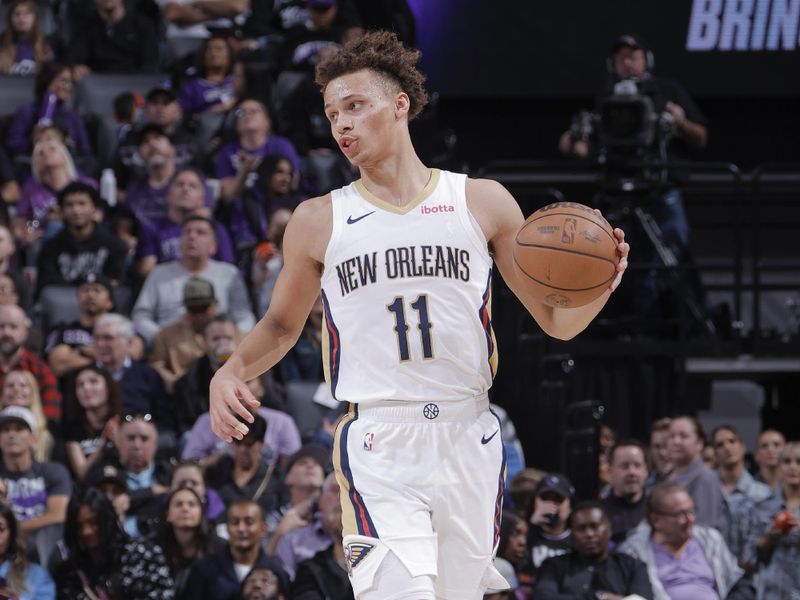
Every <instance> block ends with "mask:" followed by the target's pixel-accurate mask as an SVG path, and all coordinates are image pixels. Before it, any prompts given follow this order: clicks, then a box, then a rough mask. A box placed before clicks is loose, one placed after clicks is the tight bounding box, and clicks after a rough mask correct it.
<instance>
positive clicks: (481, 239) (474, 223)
mask: <svg viewBox="0 0 800 600" xmlns="http://www.w3.org/2000/svg"><path fill="white" fill-rule="evenodd" d="M457 177H458V179H462V181H461V182H460V183H459V182H458V181H457V184H458V201H459V202H460V203H463V208H464V210H463V211H459V218H460V220H461V225H462V226H463V227H464V230H465V231H466V232H467V236H468V237H469V239H470V241H471V242H472V243H473V244H474V245H475V247H476V248H477V249H478V250H480V251H481V252H483V253H484V254H485V255H486V257H487V258H488V260H489V262H490V263H492V262H494V261H493V260H492V255H491V253H490V252H489V242H488V241H487V240H486V236H485V235H484V233H483V230H482V229H481V226H480V224H479V223H478V220H477V219H476V218H475V216H474V215H473V214H472V211H471V210H470V209H469V203H468V202H467V179H468V177H467V176H466V175H461V174H459V175H458V176H457Z"/></svg>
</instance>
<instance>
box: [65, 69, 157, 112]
mask: <svg viewBox="0 0 800 600" xmlns="http://www.w3.org/2000/svg"><path fill="white" fill-rule="evenodd" d="M168 79H169V76H168V75H164V74H147V75H141V74H140V75H97V74H93V75H87V76H86V77H84V78H83V79H81V80H80V81H78V82H77V83H76V84H75V91H74V92H73V103H74V106H75V110H77V111H78V112H79V113H81V114H83V115H87V114H89V113H96V114H98V115H101V116H111V115H112V114H113V111H114V106H113V104H114V98H116V97H117V96H118V95H119V94H122V93H124V92H139V93H140V94H141V95H142V96H144V95H146V94H147V92H148V91H149V90H151V89H152V88H154V87H156V86H158V85H163V84H164V82H165V81H167V80H168Z"/></svg>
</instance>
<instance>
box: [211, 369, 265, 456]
mask: <svg viewBox="0 0 800 600" xmlns="http://www.w3.org/2000/svg"><path fill="white" fill-rule="evenodd" d="M259 406H261V403H260V402H259V401H258V400H256V398H255V396H253V394H252V392H251V391H250V390H249V389H248V388H247V385H246V384H245V383H244V382H243V381H242V380H241V379H239V378H238V377H236V376H234V375H229V374H228V373H225V372H224V370H223V369H220V370H219V371H217V372H216V374H215V375H214V377H213V378H212V379H211V387H210V389H209V407H208V412H209V414H210V415H211V430H212V431H213V432H214V433H215V434H216V435H217V436H218V437H219V438H220V439H222V440H224V441H226V442H232V441H233V439H234V438H236V439H237V440H241V439H242V438H243V437H244V436H245V435H246V434H247V431H248V427H247V425H245V424H244V423H243V422H242V420H244V421H246V422H247V423H252V422H253V421H254V420H255V419H254V417H253V413H252V412H250V411H251V410H256V409H257V408H258V407H259ZM239 417H241V419H240V418H239Z"/></svg>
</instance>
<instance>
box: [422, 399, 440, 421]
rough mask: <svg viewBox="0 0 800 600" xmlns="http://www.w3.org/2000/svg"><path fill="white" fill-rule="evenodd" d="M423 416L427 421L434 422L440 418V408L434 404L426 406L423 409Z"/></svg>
mask: <svg viewBox="0 0 800 600" xmlns="http://www.w3.org/2000/svg"><path fill="white" fill-rule="evenodd" d="M422 414H423V416H424V417H425V418H426V419H430V420H431V421H433V420H434V419H435V418H436V417H438V416H439V407H438V406H436V405H435V404H433V403H430V404H426V405H425V406H423V407H422Z"/></svg>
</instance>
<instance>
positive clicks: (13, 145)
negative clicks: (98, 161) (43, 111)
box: [6, 101, 92, 156]
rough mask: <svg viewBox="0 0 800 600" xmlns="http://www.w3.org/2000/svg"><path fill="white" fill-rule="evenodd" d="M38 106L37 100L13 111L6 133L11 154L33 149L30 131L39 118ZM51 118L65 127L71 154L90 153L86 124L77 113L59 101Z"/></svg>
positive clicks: (84, 154)
mask: <svg viewBox="0 0 800 600" xmlns="http://www.w3.org/2000/svg"><path fill="white" fill-rule="evenodd" d="M40 108H41V107H40V102H38V101H37V102H32V103H30V104H26V105H25V106H21V107H20V108H19V109H18V110H17V112H16V113H14V118H13V119H11V123H10V124H9V126H8V134H7V135H6V148H8V149H9V150H10V151H11V154H15V155H16V154H30V153H31V151H32V150H33V148H32V146H31V132H32V131H33V126H34V125H36V122H37V121H38V120H39V110H40ZM53 120H54V121H55V122H56V123H57V124H58V125H59V126H60V127H63V128H65V129H66V131H67V133H68V134H69V141H70V142H72V144H71V146H70V148H69V150H70V152H72V154H73V155H78V156H89V155H90V154H91V152H92V149H91V145H90V144H89V135H88V134H87V133H86V125H84V123H83V119H81V116H80V115H79V114H78V113H76V112H75V111H74V110H72V109H71V108H69V107H68V106H66V105H65V104H62V103H61V102H59V103H58V105H57V106H56V110H55V113H54V115H53Z"/></svg>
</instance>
